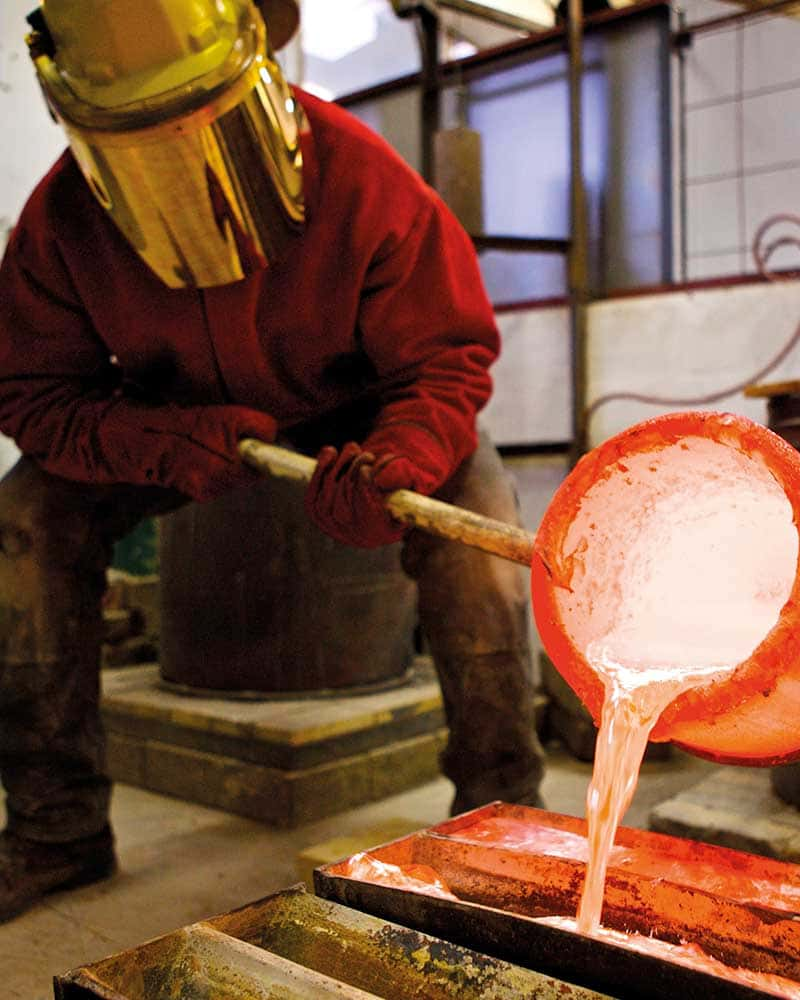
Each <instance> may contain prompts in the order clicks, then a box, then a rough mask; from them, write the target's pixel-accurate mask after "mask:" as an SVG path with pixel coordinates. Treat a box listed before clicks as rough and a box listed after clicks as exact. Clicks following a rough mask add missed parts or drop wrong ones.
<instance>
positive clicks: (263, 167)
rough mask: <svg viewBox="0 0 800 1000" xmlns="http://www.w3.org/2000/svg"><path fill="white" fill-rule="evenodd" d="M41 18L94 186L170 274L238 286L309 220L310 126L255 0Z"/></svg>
mask: <svg viewBox="0 0 800 1000" xmlns="http://www.w3.org/2000/svg"><path fill="white" fill-rule="evenodd" d="M289 6H290V7H291V6H293V5H289ZM267 11H269V5H268V6H267ZM268 16H269V15H268ZM33 24H34V28H35V29H40V30H34V31H33V32H32V33H31V34H30V35H29V37H28V44H29V47H30V51H31V55H32V58H33V59H34V63H35V65H36V70H37V73H38V76H39V80H40V82H41V84H42V87H43V89H44V92H45V95H46V97H47V99H48V102H49V104H50V106H51V108H52V110H53V112H54V114H55V116H56V118H57V119H58V120H59V121H60V122H61V124H62V125H63V126H64V128H65V130H66V133H67V136H68V139H69V143H70V146H71V148H72V151H73V154H74V156H75V158H76V160H77V162H78V164H79V165H80V168H81V170H82V172H83V174H84V176H85V177H86V180H87V182H88V183H89V186H90V187H91V189H92V191H93V192H94V194H95V196H96V197H97V199H98V201H99V202H100V204H101V205H102V206H103V207H104V208H105V209H106V210H107V211H108V213H109V214H110V215H111V217H112V219H113V220H114V222H115V223H116V224H117V226H118V227H119V228H120V230H121V231H122V233H123V234H124V235H125V236H126V238H127V239H128V241H129V242H130V243H131V245H132V246H133V247H134V248H135V249H136V251H137V252H138V253H139V255H140V256H141V257H142V259H143V260H144V261H145V262H146V263H147V264H148V265H149V266H150V268H151V269H152V270H153V271H154V272H155V273H156V274H157V275H158V277H159V278H161V280H162V281H164V282H165V283H166V284H167V285H169V286H170V287H171V288H184V287H200V288H207V287H211V286H214V285H222V284H228V283H229V282H233V281H238V280H240V279H242V278H244V277H245V276H246V275H248V274H250V273H252V272H253V271H254V270H258V269H260V268H264V267H266V266H267V264H268V263H269V261H270V260H276V259H278V258H280V256H281V254H282V252H283V250H284V248H285V247H286V245H287V242H288V240H289V239H290V238H291V237H292V235H293V234H296V233H297V232H299V231H301V230H302V227H303V222H304V203H303V182H302V157H301V152H300V142H299V140H300V134H301V133H302V131H303V129H304V128H305V127H307V126H306V122H305V116H304V114H303V112H302V109H301V108H300V107H299V105H298V104H297V103H296V102H295V100H294V98H293V97H292V93H291V91H290V89H289V87H288V86H287V84H286V82H285V80H284V78H283V76H282V73H281V70H280V67H279V66H278V64H277V62H276V61H275V59H274V57H273V55H272V49H271V48H270V45H269V40H268V30H269V28H268V25H267V26H265V23H264V20H263V18H262V17H261V14H260V13H259V11H258V10H257V9H256V7H255V6H254V5H253V3H252V2H250V0H140V2H138V3H135V4H132V3H130V0H45V3H44V5H43V8H42V10H41V17H37V18H35V19H34V22H33ZM281 30H282V29H281ZM283 40H285V39H283Z"/></svg>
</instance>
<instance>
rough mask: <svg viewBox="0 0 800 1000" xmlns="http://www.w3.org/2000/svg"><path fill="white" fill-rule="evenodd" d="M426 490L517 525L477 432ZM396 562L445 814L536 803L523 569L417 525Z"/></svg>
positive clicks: (513, 502) (504, 479)
mask: <svg viewBox="0 0 800 1000" xmlns="http://www.w3.org/2000/svg"><path fill="white" fill-rule="evenodd" d="M436 496H437V497H438V498H439V499H442V500H445V501H447V502H448V503H452V504H455V505H456V506H459V507H464V508H465V509H467V510H471V511H474V512H476V513H478V514H483V515H484V516H486V517H491V518H494V519H495V520H498V521H503V522H505V523H507V524H512V525H519V523H520V521H519V511H518V505H517V498H516V493H515V491H514V487H513V484H512V481H511V478H510V476H509V475H508V473H507V472H506V470H505V468H504V466H503V463H502V461H501V459H500V456H499V454H498V453H497V450H496V449H495V448H494V446H493V445H492V444H491V442H490V441H489V439H488V438H487V437H486V435H484V434H482V435H481V436H480V440H479V445H478V450H477V451H476V452H475V453H474V455H472V456H471V457H470V458H469V459H467V460H466V461H465V462H464V463H463V464H462V466H461V467H460V468H459V469H458V470H457V472H456V473H455V475H454V476H453V477H452V478H451V479H450V480H449V481H448V483H446V484H445V486H444V487H443V488H442V490H441V491H438V492H437V493H436ZM403 566H404V568H405V569H406V572H407V573H408V574H409V576H411V577H412V578H413V579H415V580H416V581H417V585H418V589H419V617H420V625H421V627H422V631H423V634H424V636H425V638H426V640H427V643H428V648H429V650H430V653H431V657H432V659H433V663H434V666H435V667H436V673H437V675H438V678H439V685H440V687H441V689H442V699H443V702H444V709H445V716H446V719H447V725H448V728H449V739H448V742H447V747H446V749H445V750H444V753H443V754H442V756H441V766H442V771H443V773H444V774H445V775H446V776H447V777H448V778H450V780H451V781H452V782H453V784H454V785H455V791H456V794H455V798H454V800H453V804H452V807H451V811H452V813H453V814H457V813H460V812H465V811H467V810H469V809H474V808H477V807H478V806H481V805H484V804H485V803H487V802H491V801H493V800H495V799H500V800H502V801H504V802H511V803H519V804H525V805H533V806H541V805H542V801H541V798H540V796H539V786H540V784H541V780H542V777H543V772H544V751H543V749H542V747H541V744H540V743H539V738H538V736H537V733H536V720H535V711H534V708H535V706H534V677H533V660H532V656H531V642H530V640H531V626H530V598H529V591H528V587H529V582H528V579H527V574H526V573H525V570H524V569H523V568H522V567H521V566H518V565H516V564H515V563H513V562H509V561H508V560H506V559H502V558H501V557H499V556H494V555H490V554H488V553H486V552H483V551H480V550H478V549H475V548H471V547H468V546H466V545H462V544H461V543H458V542H454V541H448V540H445V539H441V538H434V537H433V536H431V535H426V534H424V533H423V532H421V531H412V532H411V534H410V535H409V536H408V538H407V540H406V544H405V546H404V550H403Z"/></svg>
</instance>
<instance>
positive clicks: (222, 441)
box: [144, 406, 276, 501]
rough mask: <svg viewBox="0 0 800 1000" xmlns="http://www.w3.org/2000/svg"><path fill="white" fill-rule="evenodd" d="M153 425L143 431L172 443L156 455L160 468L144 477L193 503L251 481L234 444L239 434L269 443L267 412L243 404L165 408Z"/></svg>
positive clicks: (253, 474)
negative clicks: (164, 452) (176, 492)
mask: <svg viewBox="0 0 800 1000" xmlns="http://www.w3.org/2000/svg"><path fill="white" fill-rule="evenodd" d="M158 424H159V426H153V421H152V420H150V421H149V422H147V425H146V426H145V428H144V429H145V431H149V432H151V433H157V434H159V435H164V434H165V433H166V434H167V435H169V436H170V437H173V438H174V444H173V447H171V448H170V449H169V450H168V452H167V453H166V454H164V455H163V457H162V459H161V461H162V463H163V467H161V468H159V467H154V468H152V469H151V471H152V473H153V475H152V476H151V477H149V478H152V480H153V482H154V483H160V484H161V485H168V486H172V487H174V488H175V489H178V490H180V492H181V493H185V494H186V495H187V496H189V497H191V498H192V499H193V500H199V501H207V500H213V499H214V498H215V497H217V496H220V495H221V494H223V493H225V492H227V491H228V490H230V489H233V488H235V487H236V486H242V485H245V484H248V483H253V482H255V481H256V480H257V479H258V473H257V472H255V471H254V470H253V469H251V468H250V467H249V466H248V465H246V464H245V463H244V462H243V461H242V458H241V456H240V454H239V442H240V441H241V439H242V438H245V437H253V438H257V439H258V440H260V441H266V442H270V441H274V440H275V433H276V423H275V420H274V419H273V418H272V417H271V416H269V414H267V413H262V412H261V411H260V410H252V409H250V408H249V407H246V406H192V407H186V408H180V409H179V408H177V407H175V408H170V409H169V411H167V414H166V415H165V416H163V418H162V419H161V420H159V421H158ZM154 465H155V463H154Z"/></svg>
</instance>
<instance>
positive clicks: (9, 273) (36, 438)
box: [0, 93, 498, 498]
mask: <svg viewBox="0 0 800 1000" xmlns="http://www.w3.org/2000/svg"><path fill="white" fill-rule="evenodd" d="M298 97H299V99H300V100H301V103H302V104H303V106H304V107H305V109H306V111H307V113H308V117H309V121H310V126H311V128H310V132H309V133H308V134H307V135H305V136H304V140H303V141H304V147H303V148H304V181H305V187H306V199H307V225H306V228H305V231H304V232H303V233H302V234H301V235H298V237H297V238H296V240H295V242H294V244H293V245H292V247H291V248H290V251H289V253H288V254H287V255H286V257H285V259H283V260H281V261H280V262H277V263H275V264H273V265H271V266H270V267H269V268H267V269H266V270H264V271H262V272H259V273H258V274H255V275H252V276H250V277H249V278H247V279H245V280H243V281H240V282H236V283H234V284H231V285H226V286H221V287H218V288H211V289H199V290H198V289H177V290H176V289H169V288H167V287H166V286H165V285H163V284H162V283H161V282H160V281H159V280H158V278H156V277H155V275H153V274H152V272H150V271H149V269H148V268H147V266H146V265H145V264H144V263H143V261H142V260H141V259H140V258H139V257H138V255H137V254H136V253H135V251H134V250H133V249H132V248H131V247H130V246H129V245H128V244H127V242H126V241H125V240H124V238H123V237H122V235H121V234H120V233H119V232H118V231H117V229H116V227H115V226H114V224H113V222H112V221H111V220H110V218H109V217H108V216H107V215H106V213H105V212H104V210H103V209H102V208H101V207H100V206H99V205H98V204H97V203H96V201H95V200H94V198H93V196H92V195H91V193H90V191H89V188H88V185H87V184H86V183H85V181H84V180H83V178H82V177H81V175H80V173H79V171H78V169H77V166H76V164H75V163H74V161H73V159H72V157H71V155H70V154H69V153H67V154H65V155H64V156H63V157H62V158H61V160H60V161H59V162H58V163H57V164H56V165H55V166H54V168H53V170H52V171H51V172H50V173H49V174H48V176H47V177H46V178H44V180H43V181H42V182H41V183H40V184H39V186H38V187H37V189H36V190H35V192H34V193H33V195H32V196H31V198H30V199H29V202H28V204H27V205H26V207H25V209H24V211H23V213H22V216H21V218H20V220H19V223H18V225H17V227H16V229H15V231H14V233H13V235H12V238H11V241H10V243H9V246H8V248H7V252H6V254H5V258H4V261H3V264H2V267H0V430H2V432H3V433H5V434H7V435H8V436H10V437H12V438H14V440H15V441H16V442H17V444H18V446H19V448H20V449H21V450H22V451H23V452H25V453H27V454H31V455H33V456H34V457H36V458H37V459H38V461H39V462H40V463H41V464H42V465H43V466H44V467H45V468H46V469H48V470H49V471H51V472H53V473H55V474H57V475H61V476H65V477H67V478H71V479H76V480H82V481H91V482H98V483H109V482H129V483H137V484H143V483H149V484H159V485H165V486H177V487H178V488H181V489H184V490H185V491H187V492H190V493H191V495H195V496H198V497H199V498H202V494H203V481H204V477H213V475H214V469H213V463H214V462H215V461H217V460H218V459H219V455H220V453H224V454H229V453H230V452H231V451H235V443H236V440H237V438H238V437H240V436H243V435H245V434H251V435H254V436H261V437H266V438H271V437H272V435H273V433H274V429H275V427H276V425H277V427H279V428H284V429H290V428H292V427H295V426H297V425H301V424H302V423H303V422H304V421H308V420H311V419H318V418H319V417H320V416H325V415H326V414H335V413H336V411H337V409H338V408H339V407H341V406H343V405H346V404H351V403H352V402H353V401H357V400H358V399H360V398H362V397H365V398H367V397H368V398H370V399H377V400H378V401H379V415H378V418H377V422H376V424H375V427H374V430H373V432H372V434H371V435H370V437H369V438H368V440H367V441H366V442H365V444H366V445H367V446H368V447H370V448H372V449H373V450H377V451H379V452H380V451H388V450H393V451H397V450H402V451H404V453H406V454H408V455H409V457H411V458H412V459H416V460H419V461H421V462H422V464H423V465H424V466H425V467H430V466H431V465H434V466H435V467H436V470H437V472H438V475H437V479H439V481H441V480H442V479H444V478H446V477H447V475H449V474H450V472H452V471H453V470H454V469H455V468H456V467H457V466H458V465H459V463H460V462H461V461H462V460H463V459H464V458H465V457H466V456H467V455H468V454H469V453H470V452H471V451H472V450H473V449H474V447H475V416H476V413H477V411H478V410H479V409H480V408H481V406H483V405H484V403H485V402H486V400H487V399H488V397H489V394H490V392H491V378H490V375H489V370H488V369H489V366H490V365H491V363H492V361H493V360H494V358H495V357H496V355H497V351H498V335H497V330H496V327H495V324H494V318H493V313H492V309H491V306H490V304H489V302H488V300H487V297H486V294H485V292H484V290H483V286H482V283H481V278H480V273H479V270H478V267H477V260H476V257H475V253H474V251H473V249H472V246H471V243H470V241H469V239H468V237H467V236H466V235H465V234H464V232H463V230H462V229H461V227H460V226H459V224H458V223H457V221H456V220H455V219H454V217H453V216H452V215H451V213H450V212H449V211H448V209H447V208H446V207H445V205H444V204H443V203H442V202H441V200H440V199H439V198H438V196H437V195H436V194H435V193H434V192H432V191H431V189H430V188H428V187H427V186H426V185H425V184H424V183H423V182H422V181H421V180H420V179H419V177H418V176H417V175H416V174H415V173H414V172H413V171H412V170H411V169H410V168H409V167H408V166H407V165H406V164H405V163H404V162H403V161H402V160H401V159H400V158H399V157H398V156H397V155H396V154H395V153H394V152H393V151H392V150H391V149H390V147H389V146H388V145H387V144H386V143H385V142H384V141H383V140H382V139H380V138H379V137H378V136H376V135H375V134H374V133H372V132H371V131H370V130H369V129H367V128H366V127H365V126H363V125H362V124H361V123H360V122H358V121H357V120H356V119H355V118H354V117H353V116H352V115H349V114H347V113H346V112H344V111H343V110H342V109H340V108H338V107H336V106H334V105H330V104H326V103H324V102H321V101H318V100H316V99H314V98H312V97H310V96H308V95H305V94H302V93H298ZM187 477H188V485H187Z"/></svg>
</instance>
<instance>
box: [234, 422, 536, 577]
mask: <svg viewBox="0 0 800 1000" xmlns="http://www.w3.org/2000/svg"><path fill="white" fill-rule="evenodd" d="M239 452H240V454H241V456H242V458H243V460H244V461H245V462H246V463H247V464H248V465H249V466H251V467H252V468H253V469H255V470H256V471H258V472H261V473H264V474H265V475H270V476H278V477H281V478H284V479H300V480H302V481H303V482H309V481H310V479H311V477H312V475H313V474H314V469H315V468H316V465H317V463H316V461H315V460H314V459H313V458H309V457H308V456H307V455H300V454H298V453H297V452H294V451H289V450H288V449H286V448H279V447H277V446H276V445H273V444H264V442H263V441H256V439H255V438H245V439H244V440H242V441H240V442H239ZM386 509H387V510H388V511H389V513H390V514H391V515H392V517H394V518H396V519H397V520H398V521H400V522H402V523H403V524H410V525H413V527H415V528H420V529H422V530H423V531H427V532H429V533H430V534H432V535H438V536H439V537H441V538H449V539H451V540H453V541H456V542H461V543H462V544H464V545H469V546H471V547H472V548H474V549H482V550H483V551H484V552H490V553H491V554H492V555H496V556H501V557H502V558H503V559H509V560H511V562H517V563H521V564H522V565H523V566H530V564H531V559H532V558H533V539H534V536H533V535H532V534H531V533H530V532H528V531H524V530H523V529H522V528H518V527H516V526H515V525H512V524H506V523H505V522H504V521H495V520H494V519H493V518H491V517H484V516H483V515H482V514H475V513H473V512H472V511H469V510H464V509H463V508H462V507H455V506H453V504H449V503H443V502H442V501H441V500H434V499H433V498H432V497H426V496H422V494H420V493H414V492H413V491H412V490H396V491H395V492H394V493H390V494H389V496H388V497H387V498H386Z"/></svg>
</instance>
